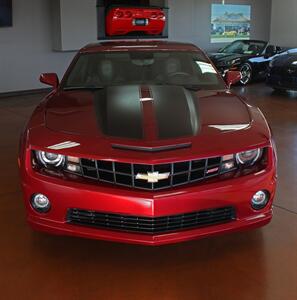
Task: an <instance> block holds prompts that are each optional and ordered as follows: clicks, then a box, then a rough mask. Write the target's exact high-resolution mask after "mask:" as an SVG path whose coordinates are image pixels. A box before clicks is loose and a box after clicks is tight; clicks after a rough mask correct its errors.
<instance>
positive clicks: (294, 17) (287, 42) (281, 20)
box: [270, 0, 297, 47]
mask: <svg viewBox="0 0 297 300" xmlns="http://www.w3.org/2000/svg"><path fill="white" fill-rule="evenodd" d="M296 29H297V0H282V1H280V0H272V10H271V31H270V39H271V42H272V43H275V44H278V45H280V46H283V47H297V31H296Z"/></svg>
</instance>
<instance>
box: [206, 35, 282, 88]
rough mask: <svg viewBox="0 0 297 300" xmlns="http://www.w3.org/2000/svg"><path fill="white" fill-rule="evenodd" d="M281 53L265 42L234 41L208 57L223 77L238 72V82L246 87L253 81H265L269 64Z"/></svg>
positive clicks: (278, 48)
mask: <svg viewBox="0 0 297 300" xmlns="http://www.w3.org/2000/svg"><path fill="white" fill-rule="evenodd" d="M283 51H284V50H283V49H282V48H281V47H278V46H274V45H270V44H269V43H268V42H265V41H259V40H236V41H234V42H233V43H231V44H229V45H227V46H226V47H224V48H222V49H220V50H219V51H218V53H210V54H208V56H209V58H210V59H211V60H212V62H213V63H214V65H215V66H216V67H217V69H218V70H219V71H220V72H221V74H222V75H223V76H225V74H226V72H227V71H229V70H234V71H240V72H241V76H242V78H241V81H240V82H241V84H243V85H246V84H248V83H249V82H251V81H252V80H253V79H265V77H266V74H267V71H268V65H269V62H270V61H271V60H272V59H273V58H275V57H276V56H278V55H279V54H280V53H282V52H283Z"/></svg>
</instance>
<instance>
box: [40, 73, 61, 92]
mask: <svg viewBox="0 0 297 300" xmlns="http://www.w3.org/2000/svg"><path fill="white" fill-rule="evenodd" d="M39 80H40V82H41V83H44V84H47V85H50V86H52V87H53V88H55V89H56V88H57V87H58V86H59V78H58V76H57V74H56V73H43V74H41V75H40V78H39Z"/></svg>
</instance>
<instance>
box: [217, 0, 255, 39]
mask: <svg viewBox="0 0 297 300" xmlns="http://www.w3.org/2000/svg"><path fill="white" fill-rule="evenodd" d="M250 28H251V6H250V5H233V4H212V6H211V43H229V42H232V41H234V40H238V39H244V40H248V39H249V38H250Z"/></svg>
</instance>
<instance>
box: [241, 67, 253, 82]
mask: <svg viewBox="0 0 297 300" xmlns="http://www.w3.org/2000/svg"><path fill="white" fill-rule="evenodd" d="M252 72H253V71H252V67H251V65H250V64H248V63H246V64H244V65H242V66H241V68H240V73H241V79H240V83H241V84H242V85H247V84H249V83H250V82H251V81H252Z"/></svg>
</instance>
